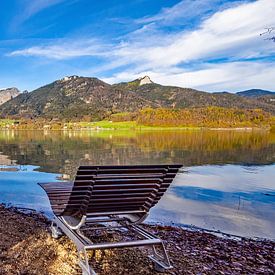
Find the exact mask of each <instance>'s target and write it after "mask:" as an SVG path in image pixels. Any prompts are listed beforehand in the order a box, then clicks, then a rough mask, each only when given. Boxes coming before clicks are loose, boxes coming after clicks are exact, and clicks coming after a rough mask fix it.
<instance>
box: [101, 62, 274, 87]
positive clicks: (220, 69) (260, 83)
mask: <svg viewBox="0 0 275 275" xmlns="http://www.w3.org/2000/svg"><path fill="white" fill-rule="evenodd" d="M141 75H149V76H150V77H151V79H152V80H153V81H154V82H156V83H160V84H162V85H173V86H180V87H190V88H195V89H198V90H205V91H209V92H221V91H230V92H237V91H239V90H246V89H251V88H262V89H267V90H271V91H274V80H273V79H274V75H275V66H274V64H273V63H268V62H267V63H261V62H230V63H221V64H206V65H204V68H202V69H199V70H194V71H187V70H180V69H178V68H169V69H164V70H159V71H138V72H130V71H129V72H121V73H117V74H115V75H114V76H112V77H109V78H104V81H106V82H109V83H117V82H123V81H129V80H131V79H136V78H138V77H140V76H141Z"/></svg>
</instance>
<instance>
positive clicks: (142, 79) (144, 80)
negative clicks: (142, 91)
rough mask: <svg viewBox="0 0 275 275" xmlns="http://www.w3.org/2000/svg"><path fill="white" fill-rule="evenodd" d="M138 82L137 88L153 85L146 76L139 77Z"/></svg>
mask: <svg viewBox="0 0 275 275" xmlns="http://www.w3.org/2000/svg"><path fill="white" fill-rule="evenodd" d="M138 80H139V86H142V85H145V84H151V83H154V82H153V81H152V80H151V79H150V77H149V76H148V75H145V76H143V77H140V78H139V79H138Z"/></svg>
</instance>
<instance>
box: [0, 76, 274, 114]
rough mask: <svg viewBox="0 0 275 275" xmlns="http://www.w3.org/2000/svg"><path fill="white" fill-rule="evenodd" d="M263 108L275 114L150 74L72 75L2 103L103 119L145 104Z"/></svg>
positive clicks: (9, 110) (12, 109)
mask: <svg viewBox="0 0 275 275" xmlns="http://www.w3.org/2000/svg"><path fill="white" fill-rule="evenodd" d="M206 106H221V107H236V108H246V109H253V108H261V109H263V110H265V111H267V112H271V113H273V114H275V108H274V105H273V104H270V103H269V102H262V101H259V100H257V99H254V98H246V97H240V96H239V95H236V94H229V93H214V94H213V93H207V92H201V91H197V90H194V89H189V88H180V87H173V86H162V85H159V84H156V83H153V82H152V81H151V80H150V78H149V77H143V78H139V79H136V80H134V81H131V82H124V83H119V84H114V85H110V84H107V83H105V82H103V81H101V80H99V79H97V78H91V77H78V76H70V77H65V78H63V79H61V80H57V81H55V82H53V83H51V84H48V85H46V86H44V87H41V88H39V89H37V90H35V91H33V92H30V93H22V94H20V95H19V96H17V97H16V98H14V99H12V100H10V101H8V102H6V103H5V104H3V105H2V106H0V116H1V117H7V116H14V117H44V118H59V119H63V118H65V119H74V118H76V119H79V118H82V117H84V116H89V117H92V118H93V119H103V118H106V117H108V116H109V115H111V114H113V113H119V112H134V111H138V110H140V109H141V108H144V107H166V108H186V107H206Z"/></svg>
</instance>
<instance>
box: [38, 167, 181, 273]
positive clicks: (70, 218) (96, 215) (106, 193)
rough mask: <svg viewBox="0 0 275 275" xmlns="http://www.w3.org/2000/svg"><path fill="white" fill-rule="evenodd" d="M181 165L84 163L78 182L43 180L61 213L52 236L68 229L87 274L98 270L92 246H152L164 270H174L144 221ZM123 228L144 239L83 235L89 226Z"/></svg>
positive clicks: (57, 212) (55, 209)
mask: <svg viewBox="0 0 275 275" xmlns="http://www.w3.org/2000/svg"><path fill="white" fill-rule="evenodd" d="M181 166H182V165H135V166H80V167H79V168H78V170H77V173H76V176H75V180H74V182H65V183H64V182H54V183H39V185H40V186H41V187H42V188H43V189H44V190H45V191H46V193H47V195H48V197H49V200H50V203H51V207H52V210H53V212H54V214H55V216H54V219H53V222H52V226H51V230H52V236H53V237H54V238H58V237H59V236H61V235H62V234H63V233H65V234H66V235H67V236H68V237H69V238H70V239H71V240H72V241H73V242H74V243H75V245H76V247H77V250H78V254H79V264H80V266H81V268H82V272H83V274H96V273H95V271H94V270H93V268H92V267H91V266H90V265H89V259H88V256H87V252H88V251H89V250H93V251H95V250H97V249H111V248H124V247H134V246H148V247H151V248H152V252H153V253H152V255H150V256H149V258H150V259H151V260H152V261H153V262H154V263H155V268H156V269H158V270H159V271H164V270H165V269H169V268H171V264H170V261H169V258H168V255H167V253H166V250H165V247H164V245H163V242H162V240H160V239H159V238H157V237H156V236H154V235H153V234H151V233H149V232H147V231H145V230H144V229H143V228H142V227H140V226H139V224H140V223H141V222H143V221H144V220H145V219H146V217H147V216H148V213H149V210H150V208H151V207H153V206H154V205H155V204H156V203H157V202H158V201H159V199H160V198H161V196H162V195H163V194H164V192H165V191H166V189H167V188H168V187H169V185H170V183H171V182H172V181H173V179H174V177H175V176H176V174H177V172H178V170H179V168H180V167H181ZM100 225H104V226H100ZM121 227H123V228H124V229H127V230H130V231H132V232H134V233H135V234H136V236H138V237H139V239H137V240H131V241H129V240H126V241H118V242H105V243H94V242H92V241H91V239H90V238H88V237H87V236H85V234H84V233H83V232H84V231H85V230H86V229H88V230H98V229H100V230H106V229H107V230H108V229H109V228H121ZM84 229H85V230H84ZM120 232H121V231H120ZM140 237H142V239H140Z"/></svg>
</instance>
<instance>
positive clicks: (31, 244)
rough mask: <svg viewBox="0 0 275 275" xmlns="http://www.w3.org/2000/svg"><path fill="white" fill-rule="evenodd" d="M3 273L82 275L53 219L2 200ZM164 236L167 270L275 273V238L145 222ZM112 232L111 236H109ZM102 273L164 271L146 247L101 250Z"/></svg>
mask: <svg viewBox="0 0 275 275" xmlns="http://www.w3.org/2000/svg"><path fill="white" fill-rule="evenodd" d="M0 218H1V222H0V274H1V275H2V274H3V275H4V274H5V275H9V274H41V275H43V274H54V275H55V274H58V275H61V274H62V275H69V274H81V271H80V269H79V267H78V265H77V254H76V250H75V247H74V245H73V244H72V243H71V242H70V241H69V240H68V239H67V238H66V237H62V238H60V239H59V240H54V239H52V238H51V237H50V233H49V224H50V222H49V220H47V219H46V218H45V217H44V216H42V215H41V214H38V213H34V212H32V213H22V212H20V211H19V210H18V209H15V208H6V207H4V206H3V205H0ZM144 227H146V229H148V230H150V231H151V232H153V233H154V234H156V235H157V236H159V237H160V238H162V239H163V240H166V247H167V250H168V253H169V255H170V258H171V262H172V265H173V266H174V268H173V269H171V270H169V271H168V272H166V273H162V274H274V273H275V242H274V241H269V240H250V239H246V238H241V239H239V240H235V239H230V238H221V237H218V236H215V235H213V234H209V233H205V232H199V231H189V230H186V229H183V228H178V227H171V226H159V225H144ZM109 237H110V236H109ZM92 263H93V266H94V267H95V269H96V271H97V272H98V274H159V273H157V272H155V271H154V269H153V265H152V263H151V262H150V260H149V259H147V257H146V256H145V254H144V253H142V249H133V248H131V249H123V250H112V251H110V250H105V251H98V252H97V253H96V255H95V258H94V259H93V260H92Z"/></svg>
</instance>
